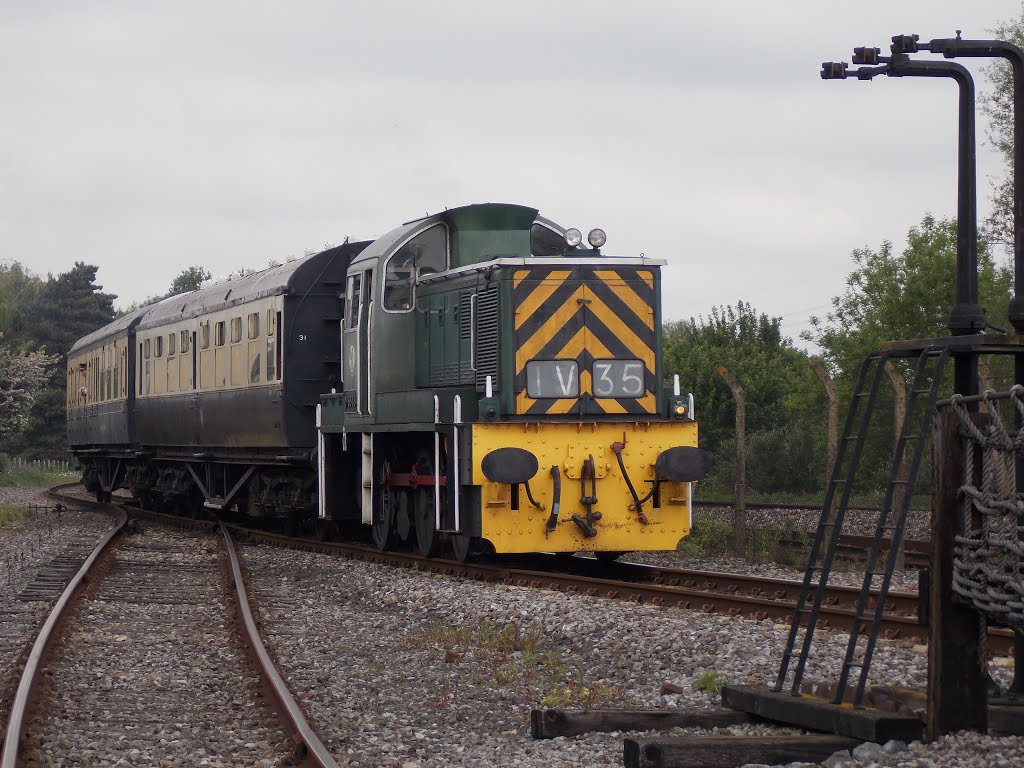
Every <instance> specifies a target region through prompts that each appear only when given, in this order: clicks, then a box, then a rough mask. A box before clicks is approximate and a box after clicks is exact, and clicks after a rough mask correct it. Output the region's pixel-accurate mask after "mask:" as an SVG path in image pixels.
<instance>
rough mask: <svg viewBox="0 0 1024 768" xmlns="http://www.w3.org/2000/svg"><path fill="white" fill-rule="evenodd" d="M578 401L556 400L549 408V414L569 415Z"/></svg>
mask: <svg viewBox="0 0 1024 768" xmlns="http://www.w3.org/2000/svg"><path fill="white" fill-rule="evenodd" d="M577 402H578V401H577V400H576V399H575V398H573V399H570V400H555V402H553V403H552V404H551V407H550V408H548V411H547V412H548V413H568V412H569V409H570V408H572V407H573V406H574V405H576V403H577Z"/></svg>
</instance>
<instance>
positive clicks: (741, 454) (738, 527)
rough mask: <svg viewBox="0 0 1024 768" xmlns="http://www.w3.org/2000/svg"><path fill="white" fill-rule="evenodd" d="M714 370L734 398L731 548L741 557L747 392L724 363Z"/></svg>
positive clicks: (744, 518)
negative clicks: (733, 475) (734, 440)
mask: <svg viewBox="0 0 1024 768" xmlns="http://www.w3.org/2000/svg"><path fill="white" fill-rule="evenodd" d="M715 370H716V371H718V375H719V376H721V377H722V380H723V381H724V382H725V383H726V384H728V385H729V389H731V390H732V396H733V397H734V398H735V399H736V500H735V502H734V503H733V508H732V535H733V539H732V548H733V553H734V554H735V555H736V556H737V557H742V556H743V554H744V550H745V549H746V543H747V458H746V450H745V448H744V446H745V444H746V403H747V393H746V392H744V391H743V387H742V386H740V383H739V382H738V381H736V379H735V378H733V375H732V374H731V373H729V371H728V369H727V368H726V367H725V366H724V365H720V366H718V368H716V369H715Z"/></svg>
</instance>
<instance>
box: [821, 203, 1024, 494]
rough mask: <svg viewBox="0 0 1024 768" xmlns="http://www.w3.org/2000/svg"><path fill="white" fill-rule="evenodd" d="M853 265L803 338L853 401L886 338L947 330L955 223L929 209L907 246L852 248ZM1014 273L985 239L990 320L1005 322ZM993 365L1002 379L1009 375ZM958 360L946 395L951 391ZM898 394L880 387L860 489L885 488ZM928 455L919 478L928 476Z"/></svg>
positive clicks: (983, 277) (982, 267)
mask: <svg viewBox="0 0 1024 768" xmlns="http://www.w3.org/2000/svg"><path fill="white" fill-rule="evenodd" d="M853 260H854V265H855V266H854V269H853V271H852V272H850V274H849V276H848V277H847V279H846V290H845V291H844V292H843V294H842V295H841V296H837V297H835V298H834V299H833V300H832V311H831V312H829V313H828V315H827V316H826V317H825V318H819V317H813V318H811V330H810V331H807V332H805V333H804V334H803V338H804V339H806V340H808V341H812V342H814V343H816V344H818V345H819V346H820V347H821V349H822V353H823V355H824V358H825V360H826V362H827V364H828V365H829V366H830V367H831V369H832V371H833V373H834V375H835V376H836V384H837V388H838V390H839V395H840V402H841V403H842V404H843V406H844V407H845V405H846V404H848V403H849V402H850V398H851V396H852V393H853V388H854V385H855V381H856V376H857V372H858V370H859V368H860V366H861V364H862V363H863V361H864V359H865V357H866V356H867V355H868V354H869V353H871V352H874V351H876V350H878V349H880V348H881V347H882V346H883V344H885V343H886V342H888V341H893V340H897V339H915V338H930V337H936V336H948V335H949V333H950V331H949V327H948V323H949V314H950V310H951V308H952V306H953V302H954V299H955V295H956V291H955V273H956V223H955V222H954V221H952V220H949V219H936V218H935V217H933V216H931V215H930V214H927V215H925V217H924V218H923V219H922V221H921V223H920V225H918V226H916V227H912V228H911V229H910V231H909V233H908V234H907V244H906V247H905V248H904V250H903V252H902V253H900V254H898V255H897V254H896V253H895V252H894V250H893V246H892V244H891V243H889V242H883V243H882V245H881V248H880V249H879V250H877V251H874V250H871V249H869V248H864V249H858V250H856V251H854V253H853ZM1011 279H1012V276H1011V274H1010V271H1009V270H1007V269H1005V268H1002V267H1000V266H997V265H996V264H995V263H994V262H993V259H992V256H991V254H990V252H989V250H988V248H986V247H985V245H984V244H983V243H981V244H979V251H978V293H979V298H980V301H981V304H982V306H984V307H985V308H986V315H987V318H988V321H989V322H990V323H992V324H993V325H996V326H999V327H1002V328H1007V327H1009V326H1008V320H1007V307H1008V304H1009V295H1010V284H1011ZM1008 364H1009V363H1008V361H1006V360H1003V361H1000V362H999V363H998V364H996V363H994V364H993V367H994V368H995V371H994V372H995V374H996V376H997V378H998V377H999V376H1001V375H1005V372H1003V371H1001V370H1000V367H999V366H1003V367H1004V368H1005V366H1007V365H1008ZM896 367H897V369H898V370H899V372H900V373H902V375H903V377H904V379H905V380H906V381H907V384H908V385H909V383H910V381H911V379H912V375H913V371H912V369H911V368H910V365H909V364H908V363H898V364H897V366H896ZM951 368H952V366H949V369H950V370H947V376H946V381H944V382H943V383H942V384H941V387H942V389H941V392H940V394H943V395H944V394H949V393H950V392H951V391H952V386H951V382H952V371H951ZM893 404H894V398H893V390H892V387H891V385H890V384H889V383H888V382H887V381H883V383H882V386H881V388H880V390H879V400H878V406H877V408H876V411H875V418H874V419H873V421H872V423H871V425H870V430H869V435H868V441H867V443H866V445H865V448H864V451H863V455H862V460H861V468H862V469H861V472H860V474H859V475H858V484H857V486H856V490H857V491H859V492H861V493H866V492H870V491H871V490H873V489H874V490H879V489H884V487H885V484H886V482H887V480H888V477H889V471H890V463H891V453H892V446H893V441H894V436H893V433H894V410H893ZM927 461H928V454H927V453H926V454H925V464H924V465H923V466H922V469H921V472H920V473H919V475H918V477H919V479H920V478H923V479H924V480H925V481H927V479H928V469H927Z"/></svg>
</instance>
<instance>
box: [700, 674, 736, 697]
mask: <svg viewBox="0 0 1024 768" xmlns="http://www.w3.org/2000/svg"><path fill="white" fill-rule="evenodd" d="M727 682H729V681H728V680H726V679H725V677H723V676H722V675H720V674H719V673H718V672H716V671H715V670H713V669H709V670H707V671H706V672H702V673H701V674H700V675H698V676H697V679H696V680H694V681H693V690H695V691H701V692H703V693H710V694H712V695H714V696H717V695H718V694H720V693H721V692H722V686H723V685H725V684H726V683H727Z"/></svg>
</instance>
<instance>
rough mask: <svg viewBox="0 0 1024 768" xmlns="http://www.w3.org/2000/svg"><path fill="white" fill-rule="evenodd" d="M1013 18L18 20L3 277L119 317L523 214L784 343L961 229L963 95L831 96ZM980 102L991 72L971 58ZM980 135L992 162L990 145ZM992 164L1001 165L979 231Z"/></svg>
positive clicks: (393, 5)
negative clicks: (835, 301)
mask: <svg viewBox="0 0 1024 768" xmlns="http://www.w3.org/2000/svg"><path fill="white" fill-rule="evenodd" d="M1020 14H1021V6H1020V3H1019V2H1018V0H972V1H971V2H965V1H964V0H957V1H953V0H914V1H913V2H911V1H907V0H899V1H898V2H897V1H895V0H858V2H853V3H826V2H821V0H814V2H811V1H809V0H790V1H788V2H771V3H769V2H754V1H753V0H748V1H747V2H736V1H730V0H719V2H715V3H695V2H670V1H669V0H662V2H647V1H646V0H633V1H632V2H622V1H621V0H616V1H615V2H606V1H605V0H585V1H575V0H574V1H573V2H558V1H557V0H548V1H547V2H532V1H529V0H520V1H519V2H511V3H509V2H505V3H497V2H487V1H486V0H462V1H460V0H432V1H431V2H384V1H380V2H345V1H342V0H336V1H334V2H327V1H322V2H301V1H298V2H292V3H270V2H252V1H248V2H244V3H243V2H233V3H228V2H211V1H210V0H203V2H187V1H181V0H178V1H176V2H173V3H170V2H167V3H152V2H135V1H133V2H97V1H94V2H79V1H78V0H76V1H75V2H59V1H54V2H31V3H24V2H18V1H17V0H0V105H2V108H3V117H2V118H0V259H13V260H18V261H20V262H22V263H23V264H25V265H26V266H28V267H29V268H30V269H32V270H33V271H35V272H36V273H38V274H40V275H44V276H45V275H46V273H48V272H53V273H57V272H61V271H64V270H66V269H68V268H70V267H71V265H72V264H73V263H74V261H75V260H82V261H85V262H87V263H90V264H96V265H98V266H99V268H100V269H99V282H100V283H102V285H103V286H104V288H105V289H106V290H107V291H110V292H113V293H116V294H117V295H118V297H119V299H118V301H117V302H116V303H117V305H118V306H124V305H127V304H129V303H131V302H132V301H136V300H138V299H141V298H143V297H145V296H148V295H152V294H154V293H159V292H162V291H165V290H166V289H167V287H168V286H169V285H170V282H171V280H172V279H173V278H174V277H175V275H177V274H178V273H179V272H181V270H182V269H184V268H186V267H188V266H191V265H196V264H201V265H204V266H206V267H207V268H208V269H210V270H211V271H212V272H213V273H214V274H215V275H225V274H227V273H228V272H231V271H233V270H236V269H238V268H240V267H255V268H262V267H264V266H266V265H267V262H268V261H269V260H283V259H285V258H286V257H288V256H290V255H302V254H303V252H304V251H306V250H307V249H318V248H321V247H323V246H324V245H325V244H327V243H331V244H334V243H338V242H341V241H342V240H343V239H344V237H345V236H346V235H350V236H352V237H353V238H372V237H376V236H378V235H381V234H383V233H384V232H386V231H387V230H389V229H391V228H392V227H394V226H396V225H398V224H400V223H401V222H403V221H406V220H408V219H411V218H415V217H417V216H420V215H423V214H425V213H427V212H435V211H437V210H440V209H443V208H445V207H452V206H456V205H463V204H466V203H475V202H487V201H499V202H515V203H521V204H525V205H530V206H533V207H536V208H539V209H540V210H541V212H542V213H543V214H544V215H546V216H548V217H550V218H552V219H554V220H556V221H558V222H560V223H562V224H563V225H565V226H576V227H579V228H580V229H582V230H583V231H584V232H586V231H587V230H588V229H589V228H591V227H596V226H600V227H603V228H604V229H605V230H606V231H607V233H608V245H607V246H606V247H605V249H604V251H605V253H607V254H610V255H638V254H640V253H644V254H646V255H648V256H653V257H657V258H662V259H665V260H667V262H668V266H667V267H666V268H665V272H664V276H665V283H664V284H665V316H666V318H668V319H682V318H687V317H690V316H697V315H701V314H703V315H707V313H708V312H709V310H710V309H711V307H712V306H715V305H719V304H735V302H736V301H737V300H738V299H742V300H744V301H749V302H751V303H752V304H753V305H754V307H755V308H757V309H758V310H759V311H763V312H766V313H768V314H770V315H773V316H782V317H783V318H784V329H785V331H786V332H787V334H789V335H791V336H794V337H795V336H796V335H797V334H798V333H799V331H800V330H803V329H805V328H806V327H807V318H808V316H809V315H811V314H822V313H823V312H825V311H827V309H828V306H829V300H830V298H831V297H832V296H834V295H836V294H838V293H840V292H841V291H842V289H843V284H844V279H845V277H846V275H847V273H848V272H849V270H850V268H851V260H850V253H851V251H852V250H853V249H854V248H858V247H862V246H870V247H873V248H877V247H878V245H879V244H880V243H881V241H882V240H886V239H888V240H891V241H893V242H894V243H896V244H897V245H898V246H901V245H902V243H903V242H904V239H905V236H906V231H907V229H908V228H909V227H911V226H913V225H915V224H917V223H918V222H920V220H921V218H922V216H923V215H924V213H925V212H926V211H930V212H932V213H934V214H935V215H937V216H945V215H954V214H955V212H956V120H957V88H956V85H955V84H954V83H953V81H951V80H948V79H939V80H925V79H920V78H913V79H911V78H907V79H895V78H893V79H891V80H886V78H878V79H876V80H875V81H873V82H870V83H867V82H856V81H846V82H823V81H822V80H820V79H819V76H818V72H819V69H820V63H821V62H822V61H825V60H849V55H850V51H851V49H852V48H853V47H854V46H856V45H865V44H869V45H877V46H880V47H882V48H883V50H886V49H887V46H888V41H889V38H890V37H891V36H892V35H894V34H899V33H918V34H920V35H921V38H922V39H925V40H927V39H929V38H933V37H946V36H953V35H954V32H955V30H957V29H962V30H963V33H964V37H965V38H985V37H988V36H989V32H990V30H991V29H992V28H993V27H995V26H996V25H998V24H1000V23H1002V22H1005V21H1008V20H1011V19H1013V18H1016V17H1018V16H1019V15H1020ZM963 63H966V64H968V65H969V66H970V67H971V69H972V71H974V72H975V75H976V79H977V81H978V87H979V90H980V91H982V90H986V89H987V87H988V81H987V78H986V77H985V76H984V75H983V74H982V66H981V64H982V62H980V61H978V60H973V61H970V60H963ZM985 127H986V124H985V121H984V120H983V118H982V117H981V116H980V115H979V130H978V135H979V138H984V136H985ZM999 173H1001V169H1000V165H999V158H997V157H996V156H995V155H994V154H993V153H992V151H991V150H990V149H989V148H988V147H987V146H982V147H980V148H979V168H978V178H979V184H980V187H981V189H982V194H981V196H980V200H979V210H980V213H981V216H982V217H984V215H985V214H986V213H987V212H988V210H989V208H990V204H989V192H988V188H989V186H990V185H989V184H988V179H990V178H991V177H993V176H994V175H997V174H999Z"/></svg>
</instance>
